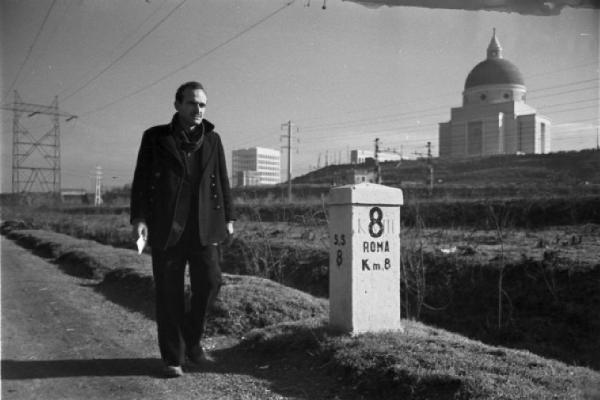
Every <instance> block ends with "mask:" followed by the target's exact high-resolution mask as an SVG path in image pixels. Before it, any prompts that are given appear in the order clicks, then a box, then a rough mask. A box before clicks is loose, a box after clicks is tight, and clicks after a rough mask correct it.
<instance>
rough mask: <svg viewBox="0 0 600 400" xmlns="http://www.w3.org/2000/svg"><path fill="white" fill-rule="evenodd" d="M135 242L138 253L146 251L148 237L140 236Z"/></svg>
mask: <svg viewBox="0 0 600 400" xmlns="http://www.w3.org/2000/svg"><path fill="white" fill-rule="evenodd" d="M135 244H137V248H138V254H142V251H144V247H146V239H144V237H143V236H140V237H139V238H138V240H137V241H136V242H135Z"/></svg>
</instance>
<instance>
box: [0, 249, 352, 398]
mask: <svg viewBox="0 0 600 400" xmlns="http://www.w3.org/2000/svg"><path fill="white" fill-rule="evenodd" d="M1 240H2V242H1V248H2V260H1V261H2V276H1V278H2V398H3V399H41V398H43V399H88V400H89V399H288V398H295V399H309V398H310V399H313V398H314V399H318V398H321V399H325V398H328V399H334V398H338V399H342V398H355V396H354V394H353V393H351V392H346V390H345V389H344V388H341V387H339V385H338V384H337V382H335V381H334V380H333V378H330V377H326V376H324V375H325V374H323V373H322V371H318V370H316V369H315V368H312V366H311V365H310V364H307V363H306V362H303V361H302V360H300V361H299V360H297V359H294V360H288V359H286V358H285V357H283V356H282V357H281V358H278V359H273V358H269V359H260V358H257V357H256V356H253V355H251V354H250V353H248V352H245V351H243V350H239V349H237V348H236V343H235V339H231V338H209V339H207V340H206V342H205V345H206V347H208V348H209V349H210V351H211V353H212V354H213V355H214V356H215V357H216V358H217V360H218V362H217V363H216V364H215V365H214V366H212V367H209V368H208V369H204V370H195V371H193V370H192V371H189V370H188V371H187V373H186V374H185V376H184V377H182V378H177V379H163V378H162V377H161V376H160V368H161V365H162V364H161V361H160V359H159V355H158V350H157V345H156V337H155V325H154V321H152V320H149V319H147V318H145V317H144V316H142V315H141V314H138V313H134V312H130V311H128V310H126V309H124V308H122V307H120V306H118V305H116V304H114V303H111V302H110V301H108V300H107V299H106V298H105V297H104V296H103V295H102V294H100V293H99V292H98V291H96V290H95V283H94V282H93V281H89V280H85V279H81V278H76V277H73V276H70V275H67V274H66V273H64V272H63V271H61V270H60V269H59V267H58V266H57V265H55V264H53V263H50V262H48V261H45V260H43V259H41V258H39V257H37V256H35V255H33V254H31V253H29V252H28V251H26V250H24V249H22V248H20V247H18V246H17V245H16V244H14V243H13V242H11V241H10V240H7V239H6V238H4V237H2V239H1Z"/></svg>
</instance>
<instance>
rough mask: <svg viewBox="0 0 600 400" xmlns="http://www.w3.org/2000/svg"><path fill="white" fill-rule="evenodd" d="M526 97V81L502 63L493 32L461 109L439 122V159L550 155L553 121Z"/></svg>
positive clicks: (467, 84)
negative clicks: (551, 125)
mask: <svg viewBox="0 0 600 400" xmlns="http://www.w3.org/2000/svg"><path fill="white" fill-rule="evenodd" d="M526 96H527V88H526V87H525V82H524V81H523V76H522V75H521V72H520V71H519V69H518V68H517V67H516V66H515V65H514V64H513V63H511V62H510V61H508V60H506V59H504V58H502V47H501V46H500V43H499V41H498V38H497V37H496V30H495V29H494V33H493V35H492V40H491V41H490V44H489V46H488V48H487V58H486V59H485V60H483V61H482V62H480V63H479V64H477V65H476V66H475V67H474V68H473V69H472V70H471V72H470V73H469V75H468V76H467V80H466V81H465V90H464V92H463V104H462V107H456V108H452V109H451V114H450V115H451V119H450V121H448V122H443V123H440V127H439V151H440V153H439V154H440V157H478V156H479V157H480V156H490V155H495V154H525V153H538V154H539V153H548V152H549V151H550V121H549V120H548V118H545V117H543V116H540V115H538V114H537V113H536V110H535V109H534V108H532V107H530V106H528V105H527V104H525V100H526Z"/></svg>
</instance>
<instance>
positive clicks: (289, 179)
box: [281, 121, 298, 203]
mask: <svg viewBox="0 0 600 400" xmlns="http://www.w3.org/2000/svg"><path fill="white" fill-rule="evenodd" d="M293 126H294V124H293V123H292V121H288V122H286V123H283V124H281V129H284V128H287V146H284V148H285V147H287V151H288V159H287V186H288V190H287V192H288V201H289V202H290V203H291V202H292V127H293ZM297 131H298V128H296V132H297ZM282 137H285V136H282Z"/></svg>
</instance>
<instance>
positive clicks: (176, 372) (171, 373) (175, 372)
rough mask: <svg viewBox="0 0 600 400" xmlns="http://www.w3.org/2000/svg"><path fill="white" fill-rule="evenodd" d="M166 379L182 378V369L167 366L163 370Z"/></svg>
mask: <svg viewBox="0 0 600 400" xmlns="http://www.w3.org/2000/svg"><path fill="white" fill-rule="evenodd" d="M164 373H165V376H166V377H167V378H178V377H180V376H183V369H182V368H181V366H180V365H167V366H165V369H164Z"/></svg>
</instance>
